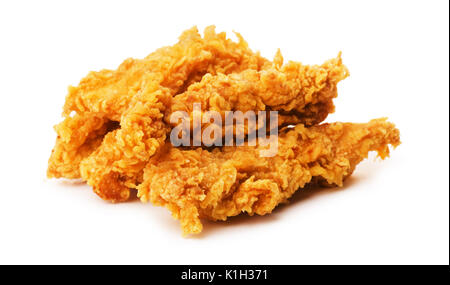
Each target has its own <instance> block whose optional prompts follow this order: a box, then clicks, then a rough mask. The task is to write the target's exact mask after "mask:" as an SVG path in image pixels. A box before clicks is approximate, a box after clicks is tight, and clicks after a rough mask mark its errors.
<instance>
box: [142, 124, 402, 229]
mask: <svg viewBox="0 0 450 285" xmlns="http://www.w3.org/2000/svg"><path fill="white" fill-rule="evenodd" d="M278 142H279V147H278V152H277V154H276V156H274V157H265V158H264V157H260V155H259V150H260V148H261V147H260V146H256V147H250V146H247V147H223V148H221V149H219V148H215V149H213V150H212V151H210V150H206V149H202V148H197V149H195V150H182V149H180V148H168V149H167V150H166V151H162V152H160V153H159V155H157V156H155V157H153V158H152V160H151V161H150V163H149V164H148V166H147V167H146V169H145V171H144V182H143V183H142V184H141V185H139V187H138V190H139V192H138V196H139V197H140V198H141V200H142V201H144V202H145V201H151V202H152V203H153V204H155V205H160V206H165V207H167V208H168V209H169V210H170V211H172V214H173V216H174V217H175V218H176V219H179V220H180V222H181V228H182V230H183V234H185V235H186V234H195V233H200V232H201V231H202V223H201V219H210V220H213V221H216V220H223V221H224V220H226V219H227V217H230V216H236V215H239V214H240V213H243V212H245V213H248V214H249V215H253V214H257V215H265V214H269V213H271V212H272V210H273V209H274V208H275V207H276V206H277V205H278V204H280V203H284V202H286V201H287V200H288V199H289V198H290V197H291V196H292V195H293V194H294V192H295V191H297V190H298V189H300V188H303V187H305V185H307V184H308V183H310V182H311V181H312V180H313V179H314V181H320V180H321V181H323V182H325V183H327V184H331V185H337V186H342V185H343V182H344V179H345V178H346V177H348V176H349V175H350V174H352V172H353V170H354V169H355V167H356V165H357V164H358V163H359V162H361V161H362V160H363V159H364V158H366V157H367V155H368V153H369V152H370V151H376V152H378V155H379V156H380V157H381V158H383V159H384V158H385V157H387V156H388V155H389V147H388V145H392V146H394V147H396V146H397V145H399V144H400V137H399V131H398V129H396V128H395V126H394V125H393V124H392V123H389V122H387V121H386V120H385V119H377V120H372V121H370V122H369V123H366V124H352V123H332V124H322V125H318V126H313V127H310V128H306V127H305V126H304V125H297V126H296V127H295V128H294V129H291V130H288V131H286V132H284V133H282V134H280V136H279V138H278Z"/></svg>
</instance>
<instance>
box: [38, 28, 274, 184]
mask: <svg viewBox="0 0 450 285" xmlns="http://www.w3.org/2000/svg"><path fill="white" fill-rule="evenodd" d="M237 35H238V38H239V42H233V41H232V40H230V39H227V38H226V34H225V33H218V34H217V33H216V32H215V29H214V26H210V27H207V28H206V29H205V33H204V37H203V38H202V37H201V36H200V34H199V33H198V30H197V28H195V27H194V28H192V29H190V30H187V31H185V32H184V33H183V34H182V35H181V36H180V38H179V42H178V43H177V44H175V45H173V46H169V47H164V48H161V49H158V50H157V51H155V52H154V53H152V54H150V55H149V56H147V57H146V58H144V59H141V60H138V59H127V60H125V61H124V62H123V63H122V64H121V65H120V66H119V68H118V69H117V70H102V71H100V72H91V73H89V74H88V76H86V77H85V78H83V79H82V80H81V82H80V84H79V85H78V86H77V87H69V94H68V95H67V97H66V103H65V105H64V111H63V116H64V117H65V120H64V121H63V122H62V123H60V124H59V125H58V126H56V129H57V132H58V133H59V132H64V133H66V136H64V139H61V138H62V137H63V136H60V135H59V136H58V138H57V140H56V145H55V148H54V150H53V151H52V155H51V157H50V159H49V169H48V172H47V176H48V177H66V178H79V177H80V171H79V165H80V161H81V160H82V159H84V158H86V157H87V156H88V155H89V154H91V153H92V151H93V150H94V149H95V148H92V149H90V150H91V151H90V152H88V151H79V150H78V148H79V147H81V146H82V145H84V139H85V138H87V137H93V136H95V135H96V134H98V132H96V129H95V128H94V129H93V130H91V129H90V125H91V124H92V120H93V119H92V118H93V117H95V118H97V121H96V122H95V123H94V124H97V123H98V122H99V121H103V123H106V122H109V121H115V122H120V121H121V116H122V114H123V113H124V112H125V111H126V110H127V109H129V108H130V105H131V104H133V98H135V97H136V96H138V94H140V93H142V92H143V90H144V89H145V88H146V85H147V84H154V83H155V82H156V83H157V84H158V87H157V88H156V89H158V88H159V87H161V88H165V90H166V91H167V92H168V93H169V94H171V95H175V94H177V93H179V92H183V91H184V90H185V89H186V88H187V87H188V86H189V85H190V84H192V83H194V82H196V81H199V80H200V79H201V78H202V76H203V75H204V74H206V73H208V74H218V73H221V74H228V73H231V72H239V71H241V70H246V69H254V70H259V69H261V67H262V66H264V65H265V64H267V60H266V59H264V58H263V57H261V56H260V55H259V54H258V53H254V52H252V51H251V50H250V49H249V48H248V45H247V43H246V42H245V40H244V39H243V38H242V37H241V36H240V35H239V34H237ZM146 90H148V88H147V89H146ZM73 112H75V113H76V123H74V120H73V119H72V118H71V116H70V115H71V113H73ZM83 122H86V126H84V125H83ZM95 127H96V128H99V127H101V126H100V125H95ZM78 128H82V131H83V132H84V133H83V134H82V135H81V136H79V133H80V131H79V130H76V129H78ZM71 134H73V135H74V136H76V137H68V136H70V135H71ZM104 135H105V134H104V133H100V134H98V136H97V140H100V141H101V140H103V136H104ZM73 142H75V143H73ZM97 146H98V145H97Z"/></svg>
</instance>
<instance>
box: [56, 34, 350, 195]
mask: <svg viewBox="0 0 450 285" xmlns="http://www.w3.org/2000/svg"><path fill="white" fill-rule="evenodd" d="M211 38H212V36H205V40H204V41H205V42H208V43H209V45H212V46H213V47H215V48H216V49H217V50H225V51H226V50H228V49H230V48H229V47H228V46H227V45H225V44H224V43H223V42H220V41H218V40H217V39H215V38H213V40H211ZM195 39H196V40H201V38H198V37H196V38H195ZM223 40H225V36H223ZM210 42H212V43H210ZM226 43H228V42H226ZM204 45H206V46H209V45H208V44H204ZM228 45H230V44H228ZM240 45H241V46H242V49H244V47H245V48H247V46H246V44H245V42H244V41H243V40H241V41H240ZM199 46H200V47H202V45H200V44H193V43H189V45H186V46H183V47H184V48H185V49H181V50H180V49H178V48H174V50H175V51H174V53H180V56H181V55H183V60H181V61H180V62H181V63H180V62H178V61H175V62H173V61H174V59H173V57H168V58H166V56H161V55H158V56H160V57H161V58H160V60H159V61H160V62H159V61H158V60H157V59H158V57H156V56H155V59H154V61H155V62H158V64H159V65H160V66H159V67H158V68H156V69H158V70H159V69H161V70H160V71H159V72H146V73H142V74H141V73H139V76H140V81H139V82H140V83H141V84H140V87H139V88H138V89H136V88H135V89H136V90H137V91H136V92H135V94H134V93H133V94H134V95H132V96H129V95H126V96H125V98H128V97H130V98H129V99H128V101H126V102H127V104H128V105H129V107H128V108H126V109H125V110H121V109H120V108H119V109H118V110H120V112H119V113H117V114H113V115H111V116H108V115H106V116H107V117H108V118H109V119H115V118H116V116H118V115H119V114H120V115H121V117H120V128H118V129H117V130H115V131H113V132H110V133H108V134H107V135H106V136H105V137H104V139H103V142H102V143H101V145H100V146H99V147H98V148H97V149H95V151H93V152H92V153H91V154H90V155H89V156H88V157H86V158H84V159H83V160H82V161H81V163H80V164H79V165H80V166H79V170H80V174H81V177H82V178H83V179H84V180H85V181H87V183H88V184H89V185H91V186H93V188H94V191H95V192H96V193H97V194H98V195H99V196H100V197H102V198H103V199H106V200H110V201H113V202H116V201H124V200H127V199H128V197H129V195H130V188H136V186H137V184H139V183H140V179H139V178H140V177H141V174H142V169H143V168H144V166H145V165H146V164H147V162H148V160H149V159H150V157H151V156H152V155H154V154H155V153H156V152H157V151H158V150H159V149H160V148H161V146H162V145H164V142H165V141H166V137H167V134H168V133H169V132H170V130H171V127H170V126H168V125H167V124H166V122H165V120H164V119H167V118H168V117H169V116H168V115H167V114H168V113H170V112H171V110H173V109H172V106H175V107H178V106H182V108H184V107H185V106H186V105H182V104H187V103H190V102H200V103H205V104H208V105H209V106H208V108H211V109H214V108H216V107H221V110H226V109H227V108H231V109H232V110H233V109H237V108H241V107H243V106H245V105H246V106H248V107H247V109H249V110H255V111H257V110H264V109H265V108H266V105H265V104H267V107H270V108H275V109H276V110H283V111H284V112H285V113H286V114H284V115H283V118H282V119H281V121H282V122H284V123H298V122H301V123H306V124H313V123H316V122H319V121H321V120H323V119H324V118H325V117H326V115H327V114H328V113H329V112H332V111H333V108H334V106H333V104H332V101H331V100H332V99H333V98H334V97H335V96H336V94H337V93H336V84H337V82H339V81H340V80H342V79H343V78H345V77H346V76H347V74H348V72H347V69H346V68H345V66H343V65H342V62H341V59H340V57H338V58H337V59H334V60H330V61H328V62H327V63H325V64H324V65H322V66H303V65H301V64H299V63H288V64H287V65H285V66H283V67H281V64H282V60H281V55H280V54H278V55H277V57H276V59H275V62H274V63H270V62H268V61H266V60H264V59H261V58H260V57H259V55H255V54H252V53H251V52H250V51H249V50H245V51H246V52H247V53H246V54H245V53H244V54H245V56H242V58H243V59H244V60H242V59H236V57H235V58H233V60H236V62H234V64H231V65H232V66H233V68H232V69H227V70H226V72H231V73H232V74H233V76H229V77H227V75H225V74H223V73H222V69H223V68H222V67H221V66H222V65H224V64H223V63H221V64H219V63H218V61H219V62H227V63H228V61H226V60H225V61H223V60H222V61H220V60H218V58H217V57H216V54H220V53H218V52H216V53H215V54H214V56H213V57H212V58H211V59H210V58H209V57H207V58H208V60H209V61H208V60H207V59H205V60H204V61H203V60H199V59H198V58H199V57H200V58H203V56H204V50H202V49H201V48H199ZM233 47H234V46H233ZM192 49H193V50H194V51H195V52H194V51H192ZM234 49H236V47H234ZM232 50H233V49H232ZM241 53H243V52H241ZM223 54H226V52H223ZM223 54H220V57H225V56H224V55H223ZM174 57H176V56H174ZM220 57H219V58H220ZM225 58H227V59H228V57H225ZM169 59H170V60H169ZM249 59H252V60H249ZM167 61H170V62H172V64H167ZM199 62H201V64H200V66H206V67H208V68H206V69H204V70H206V71H208V72H209V71H213V72H212V73H208V74H207V75H205V76H204V78H205V79H204V80H203V79H202V81H201V82H203V84H202V83H201V82H200V83H198V84H199V85H196V84H192V85H191V86H193V85H195V87H193V88H190V87H186V82H190V83H192V75H199V70H203V69H200V68H199V67H198V65H199ZM205 62H206V63H205ZM155 64H156V63H155ZM228 65H229V64H227V65H226V66H228ZM218 66H219V67H221V68H218ZM242 68H245V70H244V71H242V72H239V69H242ZM180 70H182V72H180ZM202 73H204V72H202ZM216 73H217V75H214V74H216ZM180 74H181V75H180ZM125 77H126V76H125ZM171 78H177V80H176V81H174V80H172V79H171ZM225 81H227V82H228V83H227V82H225ZM205 82H206V84H205ZM215 82H217V84H215ZM175 83H176V84H175ZM115 84H119V83H117V82H115V81H112V83H111V85H108V84H106V85H107V86H108V88H107V89H106V90H107V96H106V98H108V99H107V100H106V101H105V102H113V103H111V104H113V105H117V106H122V105H124V104H122V103H117V102H115V100H114V99H112V98H115V97H121V96H123V95H121V94H122V93H123V92H125V91H123V90H122V91H120V92H117V93H114V92H112V91H111V88H112V86H114V85H115ZM174 84H175V85H174ZM119 85H120V86H122V84H119ZM174 86H175V87H174ZM122 87H123V86H122ZM102 88H103V87H101V88H100V89H99V90H102V91H101V92H100V94H102V93H103V92H104V91H103V89H102ZM180 88H181V89H180ZM185 88H188V91H187V92H185V93H182V94H181V95H177V96H175V97H174V98H172V97H173V96H174V95H176V94H174V93H176V92H179V91H184V90H183V89H185ZM135 89H132V90H135ZM241 89H243V90H241ZM192 90H194V91H193V92H192ZM127 92H128V89H127ZM214 92H218V93H217V94H215V93H214ZM111 93H114V95H111ZM125 93H126V92H125ZM74 94H75V93H74ZM86 94H88V95H86V96H84V97H83V96H81V97H80V98H81V99H80V100H81V101H82V102H85V101H83V100H84V99H85V98H88V99H89V100H90V99H92V98H94V100H93V102H97V101H98V97H99V95H95V94H96V93H95V91H92V92H91V91H89V92H87V93H86ZM91 94H94V95H91ZM127 94H128V93H127ZM192 94H195V95H192ZM196 95H201V96H199V97H197V98H196V97H195V96H196ZM74 96H75V95H74ZM192 96H194V98H193V97H192ZM71 98H72V96H71V94H69V99H68V100H69V101H77V100H78V99H77V100H72V99H71ZM75 98H78V97H77V96H75ZM178 98H180V99H178ZM89 100H88V102H90V101H89ZM100 101H101V100H100ZM114 102H115V103H114ZM177 102H178V104H177ZM180 102H181V103H182V104H181V103H180ZM250 102H253V103H250ZM72 105H73V104H72ZM72 105H71V104H69V106H72ZM84 105H89V104H84ZM84 105H83V106H84ZM91 105H92V104H91ZM102 105H105V106H108V104H107V103H104V102H102ZM93 106H96V105H95V104H94V105H93ZM83 108H84V107H83ZM68 110H72V111H73V110H77V111H82V110H84V109H81V108H80V107H79V108H78V109H74V108H73V107H71V108H69V109H68ZM89 112H96V114H98V113H99V112H100V113H101V112H103V111H102V110H100V109H98V108H94V109H92V110H90V111H89ZM112 113H114V112H112ZM164 114H166V116H165V118H164ZM58 146H59V144H58ZM62 149H63V151H65V150H64V148H62ZM66 149H67V148H66ZM58 153H59V150H55V151H54V155H53V156H52V157H56V158H59V157H60V156H57V154H58ZM55 161H56V162H55ZM71 162H75V163H78V162H79V159H77V160H76V161H74V160H69V162H68V164H71ZM50 163H51V164H56V165H58V166H60V165H63V166H64V168H67V167H66V165H67V163H66V161H63V163H61V160H55V159H53V158H51V159H50ZM49 169H51V170H53V169H58V167H53V166H52V167H50V168H49ZM70 169H76V165H75V166H74V165H71V167H70ZM49 176H57V175H56V174H54V173H53V172H50V175H49ZM73 176H75V175H73Z"/></svg>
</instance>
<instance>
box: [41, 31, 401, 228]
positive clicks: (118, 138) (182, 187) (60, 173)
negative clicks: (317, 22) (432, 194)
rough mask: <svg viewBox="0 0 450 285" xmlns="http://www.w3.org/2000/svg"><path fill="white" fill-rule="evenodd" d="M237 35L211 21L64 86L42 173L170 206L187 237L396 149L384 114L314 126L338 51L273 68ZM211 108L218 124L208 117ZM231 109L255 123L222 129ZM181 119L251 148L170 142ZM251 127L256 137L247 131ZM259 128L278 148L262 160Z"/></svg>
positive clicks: (267, 207) (116, 197) (322, 112)
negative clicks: (317, 60)
mask: <svg viewBox="0 0 450 285" xmlns="http://www.w3.org/2000/svg"><path fill="white" fill-rule="evenodd" d="M236 35H237V38H238V41H233V40H231V39H228V38H227V37H226V34H225V33H216V32H215V28H214V26H210V27H207V28H206V29H205V31H204V36H203V37H202V36H201V35H200V34H199V32H198V30H197V28H195V27H194V28H192V29H190V30H187V31H185V32H183V33H182V35H181V36H180V37H179V41H178V42H177V43H176V44H174V45H172V46H167V47H163V48H160V49H158V50H156V51H155V52H153V53H151V54H150V55H148V56H147V57H145V58H143V59H127V60H125V61H124V62H123V63H122V64H121V65H120V66H119V67H118V68H117V69H116V70H101V71H98V72H91V73H89V74H88V75H87V76H86V77H85V78H83V79H82V80H81V81H80V83H79V85H78V86H76V87H72V86H71V87H69V90H68V95H67V96H66V101H65V104H64V107H63V114H62V115H63V121H62V122H61V123H59V124H58V125H56V126H55V131H56V133H57V137H56V143H55V146H54V148H53V150H52V153H51V155H50V158H49V161H48V169H47V176H48V177H49V178H61V177H64V178H69V179H75V178H81V179H82V180H83V181H85V182H87V183H88V184H89V185H91V186H92V187H93V190H94V192H95V193H96V194H97V195H99V196H100V197H101V198H102V199H104V200H107V201H110V202H121V201H126V200H128V199H129V198H130V196H131V194H132V193H133V191H132V190H133V189H134V190H137V195H138V197H139V198H140V199H141V200H142V201H143V202H147V201H150V202H152V203H153V204H156V205H160V206H165V207H167V208H168V209H169V210H170V211H171V212H172V214H173V216H174V217H175V218H176V219H179V220H180V222H181V228H182V231H183V234H184V235H188V234H197V233H200V232H201V231H202V223H201V220H202V219H209V220H214V221H216V220H226V219H227V218H228V217H231V216H236V215H239V214H240V213H248V214H249V215H253V214H258V215H265V214H268V213H271V212H272V210H273V209H274V208H275V207H276V206H277V205H278V204H280V203H284V202H287V201H288V199H289V198H290V197H291V196H292V195H293V194H294V192H295V191H297V190H298V189H301V188H303V187H305V186H306V185H311V184H321V185H322V184H325V185H337V186H342V185H343V182H344V179H345V178H346V177H348V176H349V175H351V174H352V172H353V170H354V169H355V167H356V165H357V164H358V163H359V162H360V161H362V160H363V159H364V158H366V157H367V155H368V153H369V152H370V151H376V152H378V155H379V156H380V157H381V158H383V159H384V158H385V157H387V156H388V155H389V147H388V146H389V145H391V146H393V147H396V146H397V145H399V144H400V138H399V131H398V130H397V129H396V128H395V126H394V125H393V124H392V123H389V122H387V121H386V120H385V119H377V120H372V121H370V122H369V123H366V124H353V123H339V122H338V123H326V124H321V125H320V123H321V122H322V121H323V120H325V118H326V117H327V115H328V114H329V113H332V112H334V108H335V107H334V103H333V100H334V98H336V97H337V84H338V83H339V82H340V81H341V80H343V79H345V78H346V77H347V76H348V75H349V72H348V70H347V68H346V67H345V66H344V65H343V63H342V60H341V54H340V53H339V55H338V56H337V57H336V58H333V59H330V60H328V61H326V62H325V63H323V64H321V65H303V64H301V63H299V62H292V61H290V62H287V63H284V59H283V57H282V55H281V52H280V51H279V50H278V52H277V53H276V55H275V57H274V59H273V60H272V61H270V60H268V59H266V58H264V57H262V56H261V55H260V54H259V52H253V51H252V50H251V49H250V48H249V47H248V44H247V43H246V42H245V40H244V39H243V38H242V36H241V35H240V34H237V33H236ZM198 106H199V107H198ZM213 111H215V112H217V113H215V114H218V115H217V116H218V117H219V120H218V121H219V122H216V121H215V120H214V122H212V121H211V120H209V117H208V118H207V119H206V120H204V119H205V118H206V117H207V116H206V114H211V113H212V112H213ZM230 111H231V112H235V113H239V112H241V113H239V114H240V115H242V114H243V113H246V112H247V111H253V112H254V113H251V112H249V113H250V115H252V116H253V115H254V114H256V115H255V116H256V117H255V119H257V120H253V122H252V125H250V121H252V120H250V119H248V118H247V125H245V126H244V122H243V119H242V118H240V119H239V120H240V122H238V121H239V120H238V119H236V118H235V117H232V118H231V121H232V123H231V126H229V125H227V119H228V118H229V117H227V116H228V114H230ZM177 113H182V114H184V116H185V117H186V118H187V121H188V125H187V131H188V132H193V131H194V123H192V125H191V122H194V121H195V122H200V123H199V124H198V125H200V129H201V130H203V129H204V128H205V127H210V126H211V125H212V124H214V125H213V126H212V127H214V130H216V129H217V128H220V131H221V132H218V133H220V135H218V138H215V139H217V140H215V141H220V142H222V141H226V142H228V140H229V136H228V135H227V134H229V132H228V131H229V130H231V131H232V134H233V135H234V136H236V137H237V136H240V135H242V137H245V139H246V144H244V145H243V146H242V145H238V144H234V146H229V144H225V145H226V146H222V145H223V144H219V145H216V144H210V145H208V144H196V145H195V146H193V145H189V146H186V145H185V144H181V145H182V147H176V146H175V145H176V144H172V143H173V141H172V138H173V137H172V135H173V132H172V131H173V130H174V129H175V128H177V127H178V126H179V120H178V121H177V120H173V115H174V114H177ZM273 113H276V114H275V119H276V120H277V121H276V122H277V124H274V125H272V122H270V124H267V125H266V124H264V123H263V124H262V126H261V125H260V120H259V119H261V118H266V120H267V118H269V117H270V120H272V114H273ZM232 116H234V115H232ZM235 121H236V124H234V122H235ZM223 123H225V125H224V124H223ZM198 125H197V126H198ZM230 128H232V129H230ZM217 130H219V129H217ZM256 130H258V138H256V136H251V135H250V134H254V131H256ZM260 130H263V131H264V130H265V131H266V132H270V138H269V139H268V140H270V141H271V142H272V143H273V142H276V146H277V148H275V149H272V148H270V147H269V148H270V150H269V152H271V155H261V153H262V152H267V142H268V141H265V139H263V138H261V137H259V135H260V134H259V132H260ZM273 130H275V131H274V132H276V134H277V135H278V136H274V137H272V131H273ZM183 131H184V130H183ZM251 131H253V133H251ZM184 133H186V132H182V134H184ZM174 137H176V136H174ZM176 138H177V139H178V138H179V135H178V137H176ZM266 139H267V138H266ZM193 140H194V139H192V138H191V137H188V138H187V139H186V141H187V142H192V141H193ZM269 144H270V143H269ZM231 145H233V144H231ZM198 146H200V147H198Z"/></svg>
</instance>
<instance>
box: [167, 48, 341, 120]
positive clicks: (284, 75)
mask: <svg viewBox="0 0 450 285" xmlns="http://www.w3.org/2000/svg"><path fill="white" fill-rule="evenodd" d="M277 57H279V58H280V57H281V53H280V52H279V51H278V54H277V56H276V57H275V60H274V63H272V65H269V64H267V65H266V66H265V67H264V68H263V69H262V70H253V69H248V70H245V71H242V72H240V73H231V74H229V75H224V74H220V73H219V74H218V75H215V76H214V75H211V74H207V75H205V76H204V77H203V78H202V80H201V81H200V82H198V83H194V84H192V85H191V86H189V88H188V90H187V91H186V92H184V93H182V94H179V95H176V96H175V97H174V98H173V100H172V103H171V106H170V107H169V109H168V112H167V113H166V114H165V121H166V123H169V124H172V126H175V125H176V124H177V123H171V122H170V118H171V114H173V113H174V112H177V111H182V112H186V113H188V114H189V115H190V120H191V121H193V106H194V104H195V103H200V104H201V108H202V109H201V111H202V112H206V111H217V112H219V113H221V115H222V121H224V120H225V115H224V113H225V111H235V110H239V111H241V112H246V111H254V112H257V111H264V110H273V111H280V112H282V115H280V116H281V117H282V119H281V120H280V121H281V122H282V123H283V124H289V123H290V124H298V123H302V124H305V125H307V126H310V125H315V124H318V123H320V122H321V121H323V120H324V119H325V118H326V117H327V115H328V114H329V113H332V112H334V104H333V101H332V99H334V98H336V97H337V83H338V82H339V81H341V80H343V79H345V78H346V77H347V76H348V75H349V72H348V69H347V68H346V67H345V65H343V64H342V59H341V56H340V54H339V55H338V57H337V58H334V59H331V60H328V61H327V62H325V63H324V64H322V65H321V66H317V65H315V66H309V65H302V64H301V63H299V62H289V63H288V64H286V65H284V66H282V62H283V61H282V57H281V59H279V58H278V59H277ZM196 115H198V116H202V113H200V112H198V113H197V114H196Z"/></svg>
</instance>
